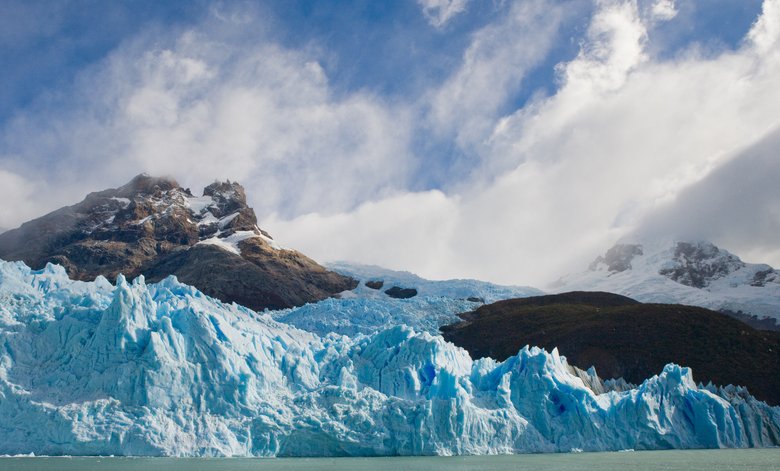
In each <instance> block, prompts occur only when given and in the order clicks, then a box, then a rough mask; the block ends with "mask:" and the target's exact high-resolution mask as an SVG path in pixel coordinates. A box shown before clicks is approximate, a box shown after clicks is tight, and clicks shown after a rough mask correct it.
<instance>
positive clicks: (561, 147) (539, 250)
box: [0, 0, 780, 284]
mask: <svg viewBox="0 0 780 471" xmlns="http://www.w3.org/2000/svg"><path fill="white" fill-rule="evenodd" d="M583 4H584V2H582V1H578V2H572V3H567V4H561V3H560V2H552V1H543V0H532V1H516V2H507V3H506V5H504V6H503V8H505V9H504V10H502V14H500V15H496V16H495V18H492V17H491V19H492V20H491V21H490V22H488V23H486V24H485V25H483V26H480V27H479V29H477V30H475V31H473V32H472V33H471V36H470V37H469V44H468V46H467V47H466V48H465V52H464V53H463V55H462V56H460V57H455V60H457V61H458V63H457V64H456V66H454V67H452V69H451V70H452V72H451V73H450V74H449V75H448V76H446V77H444V78H443V79H442V80H441V81H439V82H436V83H426V84H424V85H423V86H420V87H418V88H419V89H420V91H418V92H416V93H413V94H410V95H409V96H403V97H398V96H394V97H393V98H392V99H390V98H388V97H387V96H381V95H379V94H377V93H372V92H370V91H367V90H365V89H356V90H344V89H343V88H341V87H337V86H334V84H333V83H332V81H331V77H329V74H328V72H327V69H326V68H325V67H323V56H324V55H327V51H323V49H322V47H321V45H319V44H311V45H309V46H306V47H303V48H291V47H289V46H285V45H284V44H282V43H281V42H280V41H277V40H275V38H274V37H273V35H270V34H267V33H266V31H268V30H270V28H267V27H266V26H267V25H265V24H264V23H263V20H262V15H251V14H246V13H245V12H241V11H237V12H235V11H231V12H229V13H226V12H224V11H220V12H217V13H219V14H217V13H213V14H212V15H211V17H210V18H208V19H206V20H204V21H203V22H201V23H199V24H196V25H194V26H192V27H188V28H179V29H174V30H173V31H162V30H150V31H147V32H145V34H143V35H138V36H137V37H135V38H134V39H130V40H128V41H125V42H124V43H123V45H122V46H121V47H119V48H117V49H116V50H114V51H113V52H112V53H111V54H110V55H109V56H108V57H107V58H106V59H105V60H104V61H103V62H101V63H100V64H97V65H95V66H93V67H91V68H90V69H88V70H85V71H84V72H83V73H82V74H81V75H80V77H79V78H78V80H77V85H76V86H74V87H73V88H72V89H69V92H71V93H68V94H64V95H63V96H59V97H53V98H47V99H42V100H40V101H39V102H37V103H36V105H35V106H33V107H30V108H28V109H27V110H26V111H24V112H22V113H19V114H18V115H17V117H16V119H15V120H14V121H13V122H9V123H6V125H5V126H4V128H3V130H2V141H1V142H2V146H0V169H3V170H2V172H0V198H1V199H3V201H8V202H11V203H10V204H11V207H12V208H13V209H7V210H5V212H0V226H3V225H13V224H16V223H19V222H21V221H22V220H23V219H25V218H27V217H29V216H30V213H31V212H32V211H33V210H37V211H42V210H44V209H53V208H55V207H58V206H61V205H62V204H64V203H70V202H74V201H77V200H78V199H80V198H81V197H82V196H83V194H84V193H85V192H86V191H90V190H93V189H99V188H104V187H106V186H110V185H118V184H121V183H123V182H124V181H125V180H127V179H128V178H129V177H130V176H132V175H133V174H134V173H137V172H140V171H149V172H152V173H161V174H170V175H173V176H175V177H177V178H179V179H180V181H181V182H182V183H183V184H185V185H187V186H192V187H194V188H193V189H196V188H198V187H201V186H203V185H205V184H206V183H209V182H210V181H212V180H213V179H214V178H230V179H232V180H238V181H240V182H242V183H243V184H244V185H245V186H246V187H247V189H248V194H249V196H250V198H251V203H252V204H253V206H255V208H256V209H257V210H258V213H259V216H260V218H261V224H262V225H264V226H265V227H266V228H267V229H269V230H270V231H271V232H272V233H273V234H274V235H275V236H277V238H278V239H280V240H281V241H282V243H284V244H285V245H289V246H293V247H296V248H299V249H300V250H302V251H303V252H305V253H307V254H309V255H311V256H313V257H315V258H318V259H324V260H328V259H329V260H333V259H349V260H357V261H362V262H367V263H376V264H380V265H386V266H388V267H391V268H400V269H408V270H412V271H417V272H420V273H421V274H423V275H427V276H433V277H456V276H457V277H479V278H484V279H489V280H494V281H499V282H505V283H530V284H543V283H544V282H545V281H547V280H550V279H552V278H554V277H556V276H558V275H560V274H561V272H564V271H567V270H571V269H577V268H578V267H579V266H580V264H584V263H585V262H586V261H587V260H588V259H589V258H592V256H593V255H594V254H595V253H598V252H601V251H603V249H604V248H605V247H606V246H608V245H609V244H611V243H612V242H614V241H615V240H617V239H618V238H620V237H621V236H624V235H626V234H630V233H632V231H634V230H635V229H637V228H639V227H643V224H647V223H646V222H644V221H648V220H649V219H646V218H648V217H650V216H649V215H655V214H657V212H658V211H661V209H662V208H668V207H669V205H674V204H675V201H680V200H678V198H681V196H680V195H683V194H684V191H685V189H686V188H692V186H693V185H696V184H697V182H701V181H707V180H706V176H707V175H708V174H712V175H715V173H712V172H716V171H717V170H718V169H721V168H727V167H724V165H729V164H731V163H732V162H737V161H739V160H740V159H742V158H744V157H743V156H744V155H745V154H743V153H742V151H743V150H744V149H746V148H749V147H750V146H751V145H754V144H755V143H756V142H758V141H759V140H761V139H763V138H765V136H767V135H768V134H769V133H770V132H771V131H772V130H774V129H777V128H778V127H780V117H779V116H778V115H777V112H776V110H777V109H778V105H779V104H780V89H778V87H777V83H778V81H780V57H779V55H780V52H779V51H778V49H780V48H779V47H778V35H779V33H778V25H780V6H778V5H780V2H778V0H766V1H765V3H764V8H763V13H762V16H761V17H760V18H757V21H756V22H755V24H754V25H753V27H752V29H751V30H750V31H749V32H745V34H744V36H745V40H744V41H743V43H742V45H741V46H740V47H738V48H737V49H736V50H731V49H728V48H724V49H722V50H720V51H718V52H717V53H716V54H707V55H703V54H700V53H699V52H698V50H697V49H696V48H691V49H686V50H680V51H677V53H676V54H674V55H673V56H672V58H657V57H655V56H654V55H653V54H651V53H649V52H648V51H649V49H651V48H652V45H653V41H654V37H653V34H654V33H655V32H656V31H657V29H656V26H655V25H656V24H657V23H658V22H659V21H661V20H663V21H670V22H673V21H677V20H676V17H675V16H674V15H672V11H676V5H675V4H674V2H669V1H654V2H637V1H632V0H599V1H597V2H595V3H594V4H593V5H592V6H589V8H586V9H583V11H585V12H587V13H586V14H584V15H585V16H584V24H582V25H581V26H583V27H582V29H581V30H580V29H577V26H578V25H575V28H574V29H572V30H566V31H562V28H564V24H567V25H569V26H571V23H567V22H566V21H564V20H565V18H567V17H568V16H567V15H571V13H569V11H570V10H571V9H568V8H567V6H572V7H574V6H581V5H583ZM425 5H432V6H436V5H439V4H438V3H426V4H425ZM425 5H423V6H425ZM441 5H442V8H451V9H452V8H454V9H455V10H453V11H455V12H456V13H457V8H460V7H458V6H457V5H458V4H456V3H455V2H449V3H444V4H441ZM462 5H463V6H465V3H463V4H462ZM648 8H650V9H649V10H648ZM648 11H650V12H655V13H653V14H648ZM414 13H416V11H414ZM453 14H455V13H452V14H451V15H450V16H449V17H448V18H451V17H452V15H453ZM445 16H446V15H445ZM441 18H444V16H441ZM445 22H446V20H445ZM442 24H444V23H442ZM437 34H439V33H437ZM562 37H563V38H564V40H566V41H573V42H575V44H579V53H578V54H576V56H575V55H572V56H571V57H570V58H568V59H567V60H566V61H564V62H562V63H560V64H558V65H557V67H556V69H555V70H556V74H557V75H556V76H557V80H558V82H557V83H556V86H555V87H554V88H553V92H552V93H550V94H548V95H545V94H539V95H533V94H532V98H531V99H530V100H528V101H527V102H523V104H522V106H520V107H518V106H517V105H516V104H514V103H513V100H514V97H516V96H517V94H518V93H519V92H521V91H523V92H527V90H525V89H524V87H527V86H528V84H527V82H526V79H527V77H528V76H529V74H530V73H532V72H533V71H535V70H537V69H538V68H539V67H541V65H542V64H544V63H545V60H546V59H547V58H548V57H549V56H550V54H551V51H552V49H554V48H555V47H556V41H560V40H561V38H562ZM399 77H403V74H399ZM426 139H430V140H435V141H437V142H441V143H444V144H445V145H443V146H441V147H440V148H437V151H438V152H440V153H439V154H435V153H434V154H429V153H426V152H423V151H424V150H425V151H427V150H428V147H426V146H421V145H420V141H424V140H426ZM447 144H449V145H450V147H449V149H450V150H451V152H453V153H456V154H458V155H459V156H460V158H463V159H467V160H469V162H470V165H469V166H467V168H468V169H469V171H466V172H462V173H457V174H454V177H453V178H456V180H453V181H448V182H447V185H445V186H444V187H442V188H440V189H439V190H430V191H428V189H427V188H426V191H416V190H415V188H419V187H417V186H415V185H416V182H418V181H419V178H418V176H419V174H425V173H426V172H428V171H430V168H431V167H435V166H437V165H441V162H442V161H444V162H450V161H451V160H452V159H453V157H452V155H449V154H447V153H441V152H442V151H441V148H444V149H447V148H448V147H447ZM764 167H765V172H771V170H772V163H771V161H766V162H764ZM41 169H43V170H41ZM738 175H745V178H748V177H747V175H748V173H747V172H739V173H738ZM703 179H704V180H703ZM737 180H739V178H737ZM737 180H733V181H731V183H730V184H732V185H736V184H738V181H737ZM713 181H714V180H713ZM707 188H708V191H717V185H707ZM757 191H758V190H757ZM753 194H756V195H757V194H758V193H757V192H754V193H753ZM694 207H695V205H690V208H694ZM659 208H661V209H659ZM761 208H764V207H763V206H762V207H761ZM761 208H759V209H757V211H765V209H761ZM690 210H691V211H693V210H694V209H690ZM686 211H687V210H686ZM653 217H654V218H656V216H653ZM762 217H770V218H772V217H774V218H776V217H777V216H776V215H771V214H770V215H766V214H763V215H762ZM655 220H659V219H655ZM668 226H669V227H672V224H668ZM712 227H713V228H714V226H712ZM718 227H721V226H718ZM723 227H725V226H723ZM715 232H717V231H715V229H713V231H712V234H715ZM721 235H722V234H721ZM724 240H726V239H724ZM732 240H736V239H732ZM739 240H740V244H742V245H743V246H744V247H749V245H750V244H749V237H740V238H739ZM764 253H766V254H767V255H768V256H772V254H771V253H770V252H769V251H765V252H764Z"/></svg>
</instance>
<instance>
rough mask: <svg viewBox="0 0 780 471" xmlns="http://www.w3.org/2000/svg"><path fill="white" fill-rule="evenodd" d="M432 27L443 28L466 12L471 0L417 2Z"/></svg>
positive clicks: (428, 0)
mask: <svg viewBox="0 0 780 471" xmlns="http://www.w3.org/2000/svg"><path fill="white" fill-rule="evenodd" d="M417 3H418V4H420V7H421V8H422V11H423V14H424V15H425V18H426V19H427V20H428V23H430V24H431V26H434V27H436V28H441V27H443V26H444V25H445V24H447V22H448V21H450V19H452V18H453V17H455V16H456V15H458V14H459V13H463V12H464V11H466V6H467V5H468V3H469V0H417Z"/></svg>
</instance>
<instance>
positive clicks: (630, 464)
mask: <svg viewBox="0 0 780 471" xmlns="http://www.w3.org/2000/svg"><path fill="white" fill-rule="evenodd" d="M505 469H517V470H523V469H528V470H534V471H545V470H564V471H566V470H589V469H593V470H599V471H608V470H637V471H638V470H643V471H645V470H648V471H653V470H665V471H666V470H686V471H688V470H690V471H697V470H701V471H720V470H762V471H772V470H778V471H780V448H771V449H751V450H670V451H640V452H617V453H561V454H538V455H500V456H458V457H432V456H431V457H429V456H425V457H391V458H127V457H4V458H0V471H16V470H20V471H22V470H23V471H28V470H36V471H53V470H57V471H71V470H73V471H76V470H78V471H90V470H142V471H157V470H162V471H200V470H203V471H228V470H230V471H233V470H236V471H243V470H247V471H248V470H263V471H275V470H279V471H293V470H296V471H297V470H326V471H327V470H334V471H335V470H338V471H348V470H369V471H411V470H426V471H466V470H505Z"/></svg>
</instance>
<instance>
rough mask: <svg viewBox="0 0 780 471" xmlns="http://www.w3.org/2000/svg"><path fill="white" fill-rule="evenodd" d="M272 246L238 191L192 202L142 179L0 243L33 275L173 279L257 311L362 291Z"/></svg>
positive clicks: (225, 186)
mask: <svg viewBox="0 0 780 471" xmlns="http://www.w3.org/2000/svg"><path fill="white" fill-rule="evenodd" d="M274 246H275V244H274V243H273V241H272V239H271V237H270V236H269V235H268V233H266V232H264V231H262V230H261V229H259V228H258V227H257V217H256V216H255V213H254V211H253V210H252V208H250V207H249V206H248V205H247V203H246V192H245V190H244V188H243V187H242V186H241V185H239V184H238V183H235V182H233V183H231V182H229V181H228V182H216V183H213V184H211V185H209V186H208V187H206V189H205V190H204V192H203V196H202V197H198V198H196V197H194V196H193V195H192V193H190V191H189V190H188V189H183V188H181V186H179V184H178V183H177V182H176V181H175V180H173V179H169V178H155V177H151V176H149V175H145V174H142V175H138V176H137V177H135V178H133V179H132V180H131V181H130V182H129V183H127V184H126V185H124V186H122V187H119V188H116V189H110V190H104V191H100V192H96V193H90V194H89V195H87V197H86V198H85V199H84V201H82V202H81V203H78V204H75V205H73V206H68V207H64V208H61V209H58V210H56V211H54V212H52V213H50V214H47V215H45V216H43V217H41V218H38V219H35V220H33V221H29V222H26V223H24V224H22V226H21V227H19V228H18V229H13V230H10V231H7V232H4V233H2V234H0V258H2V259H5V260H22V261H24V262H25V263H27V264H28V265H29V266H31V267H33V268H42V267H43V266H45V265H46V263H48V262H52V263H57V264H60V265H62V266H64V267H65V269H66V270H67V272H68V274H69V275H70V276H71V277H72V278H75V279H80V280H93V279H95V277H97V276H98V275H103V276H106V277H107V278H109V279H114V278H115V277H116V276H117V275H118V274H119V273H123V274H124V275H125V276H128V277H131V278H132V277H135V276H137V275H140V274H144V275H146V276H147V277H148V278H149V279H150V280H152V281H156V280H159V279H162V278H164V277H166V276H168V275H176V276H178V277H179V279H180V280H181V281H183V282H185V283H188V284H191V285H193V286H195V287H196V288H198V289H200V290H201V291H203V292H205V293H206V294H209V295H211V296H214V297H216V298H218V299H220V300H222V301H225V302H237V303H239V304H243V305H245V306H247V307H250V308H252V309H256V310H261V309H265V308H271V309H278V308H284V307H292V306H298V305H301V304H305V303H307V302H313V301H318V300H320V299H324V298H326V297H329V296H332V295H334V294H336V293H339V292H341V291H344V290H349V289H353V288H355V286H357V282H356V281H354V280H352V279H351V278H348V277H344V276H342V275H339V274H337V273H333V272H329V271H327V270H325V269H324V268H323V267H321V266H320V265H318V264H317V263H316V262H314V261H313V260H311V259H310V258H308V257H306V256H305V255H303V254H301V253H299V252H296V251H294V250H286V249H279V248H274Z"/></svg>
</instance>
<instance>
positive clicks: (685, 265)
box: [658, 242, 773, 288]
mask: <svg viewBox="0 0 780 471" xmlns="http://www.w3.org/2000/svg"><path fill="white" fill-rule="evenodd" d="M744 266H745V263H744V262H743V261H742V260H740V259H739V257H737V256H735V255H732V254H730V253H728V252H726V251H723V250H720V249H719V248H718V247H716V246H715V245H713V244H711V243H705V242H699V243H690V242H678V243H677V245H676V246H675V248H674V266H672V267H669V268H664V269H661V270H660V271H659V272H658V273H659V274H660V275H663V276H665V277H667V278H669V279H671V280H674V281H676V282H677V283H680V284H683V285H687V286H692V287H694V288H705V287H707V286H709V284H710V283H711V282H712V280H716V279H718V278H721V277H724V276H726V275H728V274H730V273H732V272H735V271H737V270H739V269H740V268H743V267H744ZM771 272H773V270H772V271H770V272H767V273H765V274H764V277H763V278H762V279H761V280H760V282H763V281H764V279H765V278H766V276H767V275H769V273H771ZM757 281H758V280H753V282H754V283H756V282H757ZM760 286H763V285H760Z"/></svg>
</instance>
